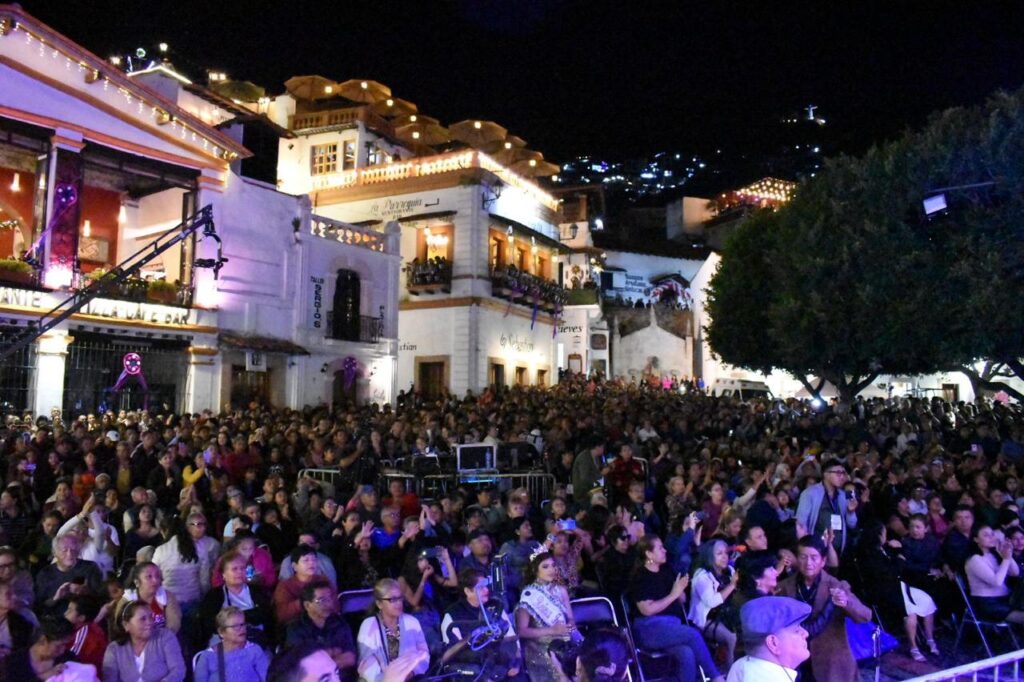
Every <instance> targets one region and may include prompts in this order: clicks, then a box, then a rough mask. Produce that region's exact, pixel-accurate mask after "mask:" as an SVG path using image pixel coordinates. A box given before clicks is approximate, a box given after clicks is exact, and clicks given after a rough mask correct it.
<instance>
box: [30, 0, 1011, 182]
mask: <svg viewBox="0 0 1024 682" xmlns="http://www.w3.org/2000/svg"><path fill="white" fill-rule="evenodd" d="M22 5H23V6H24V7H25V9H26V10H28V11H29V12H30V13H32V14H34V15H36V16H37V17H39V18H40V19H42V20H43V21H45V22H47V23H48V24H50V25H51V26H52V27H54V28H55V29H57V30H58V31H61V32H62V33H64V34H65V35H67V36H69V37H70V38H71V39H73V40H75V41H77V42H79V43H81V44H83V45H85V46H86V47H87V48H89V49H91V50H92V51H94V52H95V53H97V54H99V55H101V56H107V55H109V54H111V53H113V52H122V53H123V52H127V51H129V50H134V48H135V47H136V46H139V45H146V46H151V45H155V44H156V43H157V42H159V41H166V42H168V43H169V44H170V45H171V49H172V51H173V52H172V61H175V62H176V63H179V64H182V65H186V68H185V69H183V70H185V71H188V68H187V66H189V65H190V66H192V67H193V68H195V67H209V68H216V69H221V70H224V71H226V72H227V73H228V74H229V75H230V76H231V77H233V78H239V79H248V80H252V81H254V82H256V83H257V84H260V85H263V86H265V87H266V88H267V90H268V91H269V92H270V93H272V94H276V93H279V92H282V91H283V89H284V88H283V82H284V81H285V80H286V79H287V78H289V77H290V76H293V75H305V74H311V73H317V74H322V75H324V76H327V77H330V78H335V79H338V80H344V79H347V78H371V79H375V80H379V81H381V82H383V83H385V84H387V85H389V86H390V87H391V88H392V92H393V93H394V95H395V96H397V97H402V98H405V99H409V100H411V101H413V102H415V103H416V104H418V105H419V107H420V111H421V112H422V113H424V114H428V115H431V116H435V117H437V118H440V119H441V120H442V122H445V123H451V122H454V121H458V120H461V119H465V118H484V119H493V120H496V121H497V122H499V123H501V124H502V125H504V126H506V127H507V128H509V130H510V131H511V132H513V133H515V134H518V135H520V136H521V137H524V138H525V139H526V140H527V141H528V142H529V144H530V147H531V148H534V149H538V150H540V151H542V152H544V153H545V155H546V156H547V157H548V158H549V159H552V160H554V161H556V162H557V161H561V160H565V159H567V158H569V157H570V156H572V155H575V154H579V153H590V154H593V155H596V156H609V157H613V158H629V157H635V156H640V155H642V154H646V153H649V152H653V151H658V150H662V149H668V150H682V151H695V152H702V151H707V150H709V149H713V148H714V147H718V146H725V147H730V148H733V149H737V148H742V147H743V146H744V145H747V144H752V143H753V142H754V141H756V140H758V139H759V138H760V137H762V136H763V135H765V134H766V133H765V130H766V129H767V128H766V124H769V123H771V122H773V121H775V120H777V119H778V118H779V117H780V116H782V115H784V114H786V113H789V112H792V111H796V110H797V109H798V108H800V107H802V106H804V105H806V104H807V103H812V102H813V103H814V104H817V105H819V107H820V109H819V110H818V111H819V114H821V115H823V116H825V117H826V118H827V119H828V121H829V125H830V126H834V131H833V132H834V134H835V135H836V138H837V140H838V141H839V142H838V146H839V147H840V148H842V149H843V150H849V151H859V150H861V149H863V148H864V147H865V146H866V145H868V144H870V143H871V142H872V141H875V140H879V139H885V138H886V137H891V136H893V135H895V134H896V133H898V132H899V131H901V130H902V129H904V128H906V127H907V126H917V125H920V124H921V123H923V122H924V120H925V118H926V116H927V114H928V112H930V111H932V110H935V109H939V108H944V107H947V106H952V105H957V104H974V103H978V102H980V101H981V100H983V99H984V97H985V96H986V95H987V94H988V93H990V92H992V91H993V90H995V89H998V88H1016V87H1019V86H1020V85H1021V84H1022V83H1024V3H1021V2H1017V1H1013V2H1009V1H1008V2H1000V3H995V2H983V1H981V0H977V1H975V0H968V1H964V2H945V3H944V2H908V1H903V0H898V1H896V2H893V1H892V0H889V1H887V2H877V3H870V2H849V3H836V2H814V3H811V2H807V3H800V4H796V3H793V4H790V3H776V2H769V3H758V4H757V5H756V6H755V3H753V2H728V3H724V2H723V3H712V2H699V3H691V2H686V3H683V2H665V3H659V2H574V1H570V0H546V1H541V0H504V1H501V0H463V1H452V2H437V1H419V2H383V1H377V2H361V3H357V2H353V1H351V0H342V1H340V2H338V1H336V2H330V3H328V2H316V3H304V2H266V1H255V0H253V1H250V2H216V1H211V2H202V3H197V2H133V3H128V2H103V1H92V2H88V3H85V2H76V3H71V2H67V1H66V0H62V1H61V2H42V1H38V2H37V1H34V0H25V1H24V2H23V3H22ZM839 5H842V7H840V6H839ZM174 53H176V56H175V54H174ZM768 134H770V133H768Z"/></svg>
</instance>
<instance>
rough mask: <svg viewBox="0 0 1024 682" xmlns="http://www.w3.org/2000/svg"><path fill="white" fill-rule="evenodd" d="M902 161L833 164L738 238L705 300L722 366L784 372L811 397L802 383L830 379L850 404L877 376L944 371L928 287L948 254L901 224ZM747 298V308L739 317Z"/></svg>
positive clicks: (887, 154) (885, 152) (896, 156)
mask: <svg viewBox="0 0 1024 682" xmlns="http://www.w3.org/2000/svg"><path fill="white" fill-rule="evenodd" d="M906 151H907V149H906V146H905V144H901V145H890V146H886V147H881V148H876V149H873V150H871V151H870V152H869V153H868V154H867V155H866V156H865V157H864V158H863V159H854V158H850V157H842V158H840V159H837V160H834V161H831V162H829V164H828V165H827V167H826V170H825V172H824V173H822V174H821V175H820V176H819V177H818V178H817V179H816V180H814V181H812V182H810V183H809V184H807V185H806V186H804V187H802V188H801V190H800V192H798V194H797V195H796V197H795V198H794V199H793V200H792V202H791V203H790V204H789V205H788V206H786V207H785V208H783V209H782V210H780V211H779V212H778V213H777V214H775V215H773V216H771V217H770V218H761V219H760V220H759V221H758V222H754V221H752V222H751V223H748V224H747V225H745V226H743V228H742V229H741V230H740V231H738V232H737V235H738V237H739V238H738V240H737V241H734V242H732V243H730V244H729V245H728V246H727V248H726V250H725V252H724V253H723V257H722V266H721V269H720V270H719V272H718V274H717V275H716V276H715V277H714V278H713V279H712V282H711V287H710V291H709V298H710V299H711V301H713V303H712V304H710V305H709V312H710V315H711V325H710V328H709V330H708V336H709V340H710V343H711V346H712V349H713V350H714V351H715V352H716V353H718V354H719V355H720V356H721V357H722V358H723V359H724V360H725V361H726V362H730V363H734V364H739V365H740V366H744V367H749V368H752V369H753V368H756V369H762V370H763V369H764V368H765V366H771V367H775V368H778V369H783V370H785V371H787V372H789V373H791V374H793V375H794V376H796V377H798V378H800V379H801V381H802V382H803V383H804V385H805V387H807V388H808V390H810V391H812V393H813V392H815V391H814V387H812V386H810V385H809V384H808V382H807V379H806V377H808V376H814V377H817V378H818V379H819V381H820V380H827V381H829V382H831V383H832V384H834V385H835V386H836V388H837V389H838V391H839V394H840V397H841V399H842V400H843V401H845V402H848V401H851V400H852V399H853V398H854V396H856V395H857V393H859V392H860V391H861V390H863V389H864V388H865V387H866V386H868V385H869V384H870V383H872V382H873V381H874V380H875V378H876V377H877V376H878V375H879V374H880V373H891V374H908V373H909V374H913V373H920V372H928V371H932V370H933V369H934V368H935V367H936V366H937V365H938V363H940V361H945V359H946V358H945V356H943V355H942V347H941V346H940V345H936V344H934V343H933V340H932V339H933V337H934V335H936V334H937V333H938V330H940V329H941V327H942V326H943V325H944V324H945V323H946V320H945V316H944V315H943V314H942V313H941V307H936V305H935V304H936V303H937V302H936V300H935V297H936V295H938V296H939V297H942V296H945V295H947V293H948V289H949V288H948V287H946V286H944V285H943V286H940V287H932V288H931V289H929V287H928V284H931V282H930V281H929V277H931V276H932V274H933V273H934V271H935V270H936V268H937V267H938V265H937V263H938V261H941V260H942V259H943V258H944V252H943V251H942V250H941V249H936V248H933V247H932V246H931V245H930V244H929V243H928V236H927V234H926V233H924V232H923V231H921V230H919V229H916V228H915V225H914V223H913V221H908V220H907V219H906V210H905V207H906V205H907V203H908V201H909V197H911V196H912V195H915V192H914V190H913V188H912V182H913V181H912V178H913V176H914V173H912V172H910V169H909V168H908V167H907V163H908V162H909V161H910V159H911V157H908V156H907V153H906ZM766 227H767V229H765V228H766ZM747 230H751V231H759V232H762V233H766V234H763V235H762V236H761V237H760V241H759V240H758V238H755V237H754V236H752V235H750V234H749V233H748V231H747ZM769 235H770V236H769ZM758 249H761V250H760V252H759V251H758ZM742 291H746V292H747V295H748V296H751V297H752V298H751V300H749V301H747V302H746V303H745V304H744V305H743V306H742V307H740V308H739V310H740V311H741V314H740V315H736V314H735V311H730V310H728V308H729V307H731V306H733V305H736V302H737V300H738V299H740V298H741V296H740V292H742ZM754 292H756V293H754ZM936 292H937V294H936ZM751 337H758V338H759V340H758V341H757V342H756V343H755V342H754V341H753V340H751Z"/></svg>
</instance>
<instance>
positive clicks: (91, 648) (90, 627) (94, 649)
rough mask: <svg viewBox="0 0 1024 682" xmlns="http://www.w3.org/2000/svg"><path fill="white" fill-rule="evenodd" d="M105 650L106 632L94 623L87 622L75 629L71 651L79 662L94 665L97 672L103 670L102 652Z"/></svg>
mask: <svg viewBox="0 0 1024 682" xmlns="http://www.w3.org/2000/svg"><path fill="white" fill-rule="evenodd" d="M106 651H107V633H105V632H104V631H103V628H102V627H100V626H99V625H98V624H96V623H87V624H85V625H83V626H82V627H80V628H78V629H77V630H75V641H74V643H73V644H72V645H71V653H73V654H74V655H75V659H76V660H77V661H78V662H79V663H88V664H90V665H94V666H96V670H97V674H98V673H99V671H102V670H103V654H104V653H106Z"/></svg>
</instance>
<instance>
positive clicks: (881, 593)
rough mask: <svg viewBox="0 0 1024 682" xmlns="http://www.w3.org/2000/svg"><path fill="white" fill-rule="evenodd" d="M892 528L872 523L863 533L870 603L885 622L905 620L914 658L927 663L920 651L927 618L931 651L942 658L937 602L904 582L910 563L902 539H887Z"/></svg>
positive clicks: (862, 560) (862, 563)
mask: <svg viewBox="0 0 1024 682" xmlns="http://www.w3.org/2000/svg"><path fill="white" fill-rule="evenodd" d="M887 533H888V529H887V528H886V527H885V526H883V525H882V524H881V523H880V522H878V521H872V522H869V523H867V524H866V525H865V527H864V528H863V529H862V530H861V535H860V541H859V543H858V547H857V555H858V562H859V566H860V572H861V575H862V576H864V577H865V579H864V592H865V596H866V597H867V600H868V603H869V604H871V605H873V606H874V607H875V608H877V609H878V611H879V613H881V614H882V620H883V621H884V622H889V623H895V622H897V621H898V620H902V621H903V627H904V630H905V632H906V635H907V642H908V643H909V645H910V656H911V657H912V658H913V659H914V660H915V661H925V660H927V659H926V658H925V657H924V654H922V653H921V650H920V649H918V648H917V619H918V617H921V618H923V619H924V634H925V639H926V641H927V643H928V650H929V651H931V653H932V655H933V656H938V655H940V654H939V647H938V645H936V644H935V611H936V610H937V609H936V607H935V600H933V599H932V598H931V596H930V595H929V594H928V593H927V592H925V591H924V590H921V589H918V588H916V587H911V586H910V585H908V584H907V583H905V582H904V581H903V580H902V579H901V575H902V573H903V570H904V566H905V564H906V559H905V558H904V556H903V555H902V549H903V546H902V544H901V543H900V541H899V540H889V539H888V538H887Z"/></svg>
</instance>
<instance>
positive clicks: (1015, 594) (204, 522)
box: [0, 375, 1024, 682]
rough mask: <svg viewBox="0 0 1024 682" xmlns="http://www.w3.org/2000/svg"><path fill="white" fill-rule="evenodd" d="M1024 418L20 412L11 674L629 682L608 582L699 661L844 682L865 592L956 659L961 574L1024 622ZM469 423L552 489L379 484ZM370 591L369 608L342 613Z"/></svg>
mask: <svg viewBox="0 0 1024 682" xmlns="http://www.w3.org/2000/svg"><path fill="white" fill-rule="evenodd" d="M1022 416H1024V415H1022V414H1021V411H1020V409H1019V407H1017V406H1011V405H1005V404H1002V403H999V402H988V401H984V400H981V401H978V402H976V403H951V402H946V401H944V400H941V399H939V398H932V399H923V398H901V399H890V400H881V399H875V400H858V401H857V402H856V403H854V404H852V405H838V404H837V405H831V406H821V405H812V404H811V403H810V402H806V401H797V400H787V401H783V400H770V399H758V400H753V401H748V402H741V401H739V400H737V399H734V398H721V397H714V396H711V395H708V394H706V393H704V392H701V391H698V390H690V391H687V392H685V393H684V392H680V391H678V390H670V389H669V390H667V389H666V388H664V386H663V385H662V384H661V383H657V382H645V383H635V382H633V383H630V382H623V381H601V380H596V379H588V378H586V377H581V376H573V375H567V376H566V377H564V378H563V379H562V381H560V383H559V384H558V385H556V386H554V387H551V388H534V387H515V388H511V389H501V390H497V391H495V390H491V389H488V390H486V391H484V392H483V393H482V394H480V395H478V396H473V395H467V396H464V397H456V396H451V395H448V396H443V397H441V398H438V399H426V398H424V397H423V396H422V395H420V394H418V393H417V392H416V391H412V390H410V391H408V392H402V393H401V394H400V396H399V398H398V401H397V406H396V407H394V408H392V407H390V406H362V407H356V406H348V407H341V408H337V409H335V410H333V411H331V410H329V409H327V408H325V407H318V408H307V409H305V410H301V411H296V410H287V409H273V408H269V407H265V406H259V405H255V404H253V405H249V406H247V407H244V408H240V409H234V410H232V411H228V412H224V413H222V414H214V413H211V412H204V413H201V414H156V413H153V414H146V413H141V412H127V413H125V412H122V413H120V414H114V413H107V414H97V415H82V416H78V415H67V416H66V417H65V418H64V419H63V420H61V419H60V418H59V417H58V418H53V419H50V418H45V417H38V418H34V417H33V415H22V414H19V415H8V416H7V418H6V420H5V423H4V425H3V427H2V430H0V477H2V478H3V487H2V492H0V679H9V680H44V679H55V680H64V679H67V680H72V679H90V680H91V679H95V678H99V679H101V680H103V682H111V681H118V682H120V681H121V680H125V681H128V680H131V681H134V680H145V681H147V682H148V681H150V680H168V681H174V680H183V679H185V678H186V677H189V678H190V679H195V680H198V681H202V682H207V681H218V680H225V679H227V677H228V676H230V678H231V679H232V680H233V682H248V681H250V680H251V681H259V682H264V681H265V680H267V679H275V680H285V679H288V680H297V679H304V678H303V677H302V674H305V673H302V671H307V672H308V671H309V670H323V669H325V668H324V666H326V669H327V670H328V674H329V675H335V676H337V677H338V678H340V679H353V680H354V679H362V680H370V681H371V682H377V681H378V680H384V681H385V682H393V681H394V680H404V679H407V678H409V677H414V676H423V675H428V674H437V673H438V672H439V671H441V670H445V671H464V672H467V673H468V674H474V675H477V676H479V678H480V679H502V678H508V679H518V680H523V679H530V680H534V681H538V680H562V679H566V678H572V677H576V678H578V679H588V680H596V679H601V680H620V679H623V676H624V674H625V668H624V666H625V665H627V664H628V662H629V659H630V658H636V654H635V653H634V652H633V650H632V649H631V647H630V645H629V641H628V640H622V635H621V633H620V632H617V631H614V630H613V631H605V630H601V631H588V630H587V628H586V626H585V625H583V624H581V625H580V626H579V627H577V623H576V621H575V618H574V612H573V611H574V610H573V608H572V605H571V601H572V600H573V599H576V598H581V597H587V596H594V595H603V596H607V597H608V598H609V599H610V600H611V602H612V603H613V604H614V606H615V608H616V609H618V610H619V621H620V623H621V622H624V621H623V619H628V622H629V623H630V624H631V626H632V634H633V636H634V637H635V645H636V647H637V648H638V649H640V650H643V651H648V652H654V653H663V654H666V656H663V657H662V661H663V662H664V661H665V660H667V661H670V662H671V665H672V669H673V674H674V675H675V677H676V678H677V679H679V680H683V681H685V682H691V681H693V680H698V679H700V675H701V674H702V673H703V675H705V676H706V677H707V678H708V679H710V680H714V681H716V682H717V681H720V680H724V679H725V677H726V676H727V675H728V677H729V679H730V680H731V681H732V680H742V679H748V680H750V679H772V678H773V675H774V676H775V677H777V678H778V679H783V677H779V675H781V674H782V672H785V674H786V675H787V676H788V677H786V678H785V679H794V678H795V675H796V671H797V670H798V671H799V673H800V675H801V678H800V679H801V680H804V681H809V680H818V681H819V682H825V681H828V682H833V681H838V682H842V681H844V680H854V679H856V677H857V663H856V659H855V657H854V653H853V651H852V649H851V644H850V641H851V638H852V637H854V636H855V633H853V632H852V631H850V630H849V629H848V623H853V624H856V623H866V622H868V621H870V620H871V619H872V618H873V617H874V614H873V610H874V611H875V612H876V613H877V617H878V618H879V619H880V620H881V623H882V625H883V626H884V627H885V628H886V629H887V630H889V631H890V632H892V633H894V634H897V635H899V636H901V637H902V640H903V642H902V646H903V649H904V652H905V653H906V654H907V655H909V656H912V657H913V658H914V659H916V660H918V661H926V660H930V661H931V662H932V663H935V664H941V663H942V662H943V657H942V654H941V652H940V650H939V648H938V646H937V644H936V640H935V631H936V629H937V628H940V627H942V625H943V623H945V622H948V619H949V618H950V617H951V616H953V615H956V614H958V613H959V610H960V609H961V608H962V604H961V600H960V592H959V588H958V586H957V581H958V580H959V581H960V582H961V584H962V585H963V586H964V589H965V590H966V591H967V593H968V594H969V595H970V597H971V600H972V603H973V605H974V607H975V609H976V611H977V612H978V615H979V617H984V618H990V619H998V620H1005V621H1008V622H1010V623H1024V600H1022V598H1021V595H1022V594H1024V588H1022V587H1021V584H1022V582H1021V580H1020V577H1021V567H1022V566H1024V530H1022V529H1021V526H1020V521H1021V516H1020V506H1019V499H1020V498H1021V496H1024V491H1022V490H1021V488H1020V470H1019V467H1020V465H1021V464H1022V463H1024V460H1022V457H1024V420H1022ZM468 443H488V444H508V443H523V444H529V445H530V446H532V447H533V449H534V450H535V451H536V452H537V454H538V459H537V462H536V464H537V466H538V467H539V468H540V469H541V470H543V471H544V472H547V473H549V474H551V475H552V476H553V479H554V487H553V489H551V490H550V491H549V495H548V496H547V497H546V499H534V498H535V497H536V496H535V495H534V496H531V494H530V492H528V490H527V489H525V488H510V489H503V488H502V487H501V486H495V485H493V484H492V483H488V482H487V480H486V478H485V480H484V481H482V482H476V483H467V484H465V485H456V484H455V483H452V484H451V485H449V486H444V487H441V488H433V489H423V488H418V487H417V483H416V482H415V481H413V480H411V479H410V478H409V477H397V476H389V474H392V473H394V472H411V471H415V470H416V467H417V462H418V461H420V460H422V459H424V458H425V457H427V456H431V459H432V458H433V456H434V455H436V456H439V457H441V458H444V457H445V456H446V455H447V454H448V453H450V452H452V450H453V449H454V448H455V447H456V446H457V445H460V444H468ZM309 470H318V471H319V472H320V473H319V474H318V475H316V476H311V475H308V474H309ZM325 471H327V472H330V473H329V475H324V472H325ZM864 576H870V578H869V579H864ZM361 589H362V590H365V589H370V590H372V596H371V597H370V598H369V599H368V601H369V602H371V603H372V604H371V607H370V610H369V612H367V613H358V614H351V613H342V612H341V609H340V608H339V600H338V595H339V593H342V592H349V591H352V590H361ZM780 597H787V598H788V599H781V600H779V599H778V598H780ZM769 598H771V599H769ZM765 599H769V601H767V602H765V601H763V600H765ZM853 627H855V626H853ZM772 628H774V629H772ZM593 641H600V642H601V643H602V644H601V646H597V647H595V646H594V645H593ZM623 642H625V643H623ZM620 650H623V651H624V652H625V653H623V654H622V656H619V655H618V654H617V653H616V652H618V651H620ZM802 650H806V652H809V654H808V655H801V651H802ZM623 657H624V658H623ZM85 666H93V667H94V668H92V669H94V670H95V673H94V674H93V675H94V676H93V677H88V674H89V673H88V671H89V670H92V669H90V668H87V667H85ZM317 666H320V667H317ZM766 666H767V667H766ZM588 671H589V672H588ZM609 671H610V672H609ZM771 671H774V672H771ZM790 673H792V675H790ZM75 675H86V676H85V677H75ZM289 675H290V676H289ZM60 676H63V677H60ZM310 679H318V678H316V677H312V678H310Z"/></svg>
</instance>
